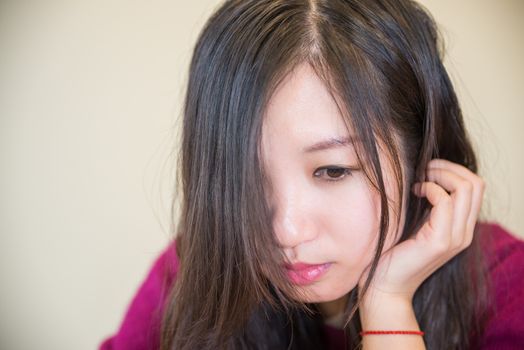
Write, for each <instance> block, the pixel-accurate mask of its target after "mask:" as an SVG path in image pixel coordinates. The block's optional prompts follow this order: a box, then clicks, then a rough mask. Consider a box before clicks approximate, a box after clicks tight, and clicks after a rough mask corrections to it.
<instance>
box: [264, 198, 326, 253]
mask: <svg viewBox="0 0 524 350" xmlns="http://www.w3.org/2000/svg"><path fill="white" fill-rule="evenodd" d="M303 192H305V191H304V190H302V191H300V190H299V189H297V188H287V189H286V190H285V191H280V193H278V194H277V195H276V197H277V198H276V203H275V207H276V208H275V209H276V212H275V216H274V218H273V229H274V231H275V235H276V238H277V240H278V242H279V243H280V245H281V246H282V248H284V249H293V248H295V247H297V246H299V245H301V244H303V243H306V242H309V241H312V240H314V239H315V238H316V237H317V234H318V231H317V228H316V225H315V219H314V218H315V213H314V210H313V209H314V203H313V201H312V198H308V197H307V196H305V195H304V193H303Z"/></svg>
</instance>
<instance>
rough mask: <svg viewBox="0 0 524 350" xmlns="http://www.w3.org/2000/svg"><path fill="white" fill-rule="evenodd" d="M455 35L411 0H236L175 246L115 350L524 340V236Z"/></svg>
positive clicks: (197, 74)
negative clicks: (463, 94) (506, 206)
mask: <svg viewBox="0 0 524 350" xmlns="http://www.w3.org/2000/svg"><path fill="white" fill-rule="evenodd" d="M439 44H440V42H439V38H438V35H437V30H436V27H435V24H434V22H433V20H432V19H431V17H430V16H429V15H428V13H427V12H426V11H424V10H423V9H422V8H421V7H420V5H418V4H417V3H415V2H413V1H410V0H366V1H356V0H355V1H353V0H329V1H316V0H310V1H306V0H257V1H247V0H232V1H227V2H225V3H224V4H223V5H222V6H221V7H220V8H219V9H218V10H217V11H216V12H215V13H214V14H213V15H212V17H211V18H210V19H209V21H208V22H207V24H206V26H205V28H204V30H203V32H202V33H201V35H200V37H199V39H198V42H197V45H196V48H195V51H194V54H193V60H192V62H191V67H190V76H189V84H188V88H187V96H186V101H185V111H184V121H183V140H182V147H181V158H180V160H181V162H180V169H181V173H180V176H181V182H180V184H181V191H182V194H183V197H182V210H181V214H180V219H179V220H178V226H177V233H178V234H177V236H176V242H173V244H172V245H170V246H169V247H168V248H167V249H166V250H165V252H164V253H163V254H162V255H161V256H160V257H159V258H158V260H157V261H156V263H155V266H154V267H153V269H152V271H151V272H150V274H149V276H148V278H147V279H146V281H145V282H144V284H143V286H142V287H141V289H140V290H139V293H138V294H137V296H136V297H135V299H134V300H133V303H132V304H131V306H130V308H129V311H128V313H127V315H126V317H125V320H124V323H123V324H122V326H121V329H120V331H119V332H118V334H116V335H115V336H113V337H111V338H109V339H107V340H106V341H105V342H104V343H103V344H102V345H101V349H104V350H108V349H158V348H161V349H164V350H168V349H223V348H224V349H355V348H359V347H362V348H364V349H384V348H385V347H387V348H388V349H426V348H427V349H511V348H515V349H517V348H524V335H523V334H524V313H523V312H522V311H521V310H523V308H522V307H521V303H522V302H524V296H523V294H522V293H523V292H522V290H523V287H524V284H523V282H522V280H523V279H522V273H523V272H524V267H523V266H524V243H523V242H521V241H518V240H517V239H515V238H513V237H512V236H511V235H509V234H508V233H506V232H505V231H504V230H503V229H502V228H501V227H500V226H498V225H494V224H487V223H479V217H478V216H479V211H480V208H481V204H482V197H483V192H484V182H483V180H482V179H481V178H480V177H479V176H478V175H477V174H476V173H477V164H476V158H475V154H474V152H473V150H472V147H471V145H470V142H469V140H468V137H467V134H466V131H465V129H464V123H463V120H462V115H461V110H460V107H459V103H458V101H457V97H456V95H455V92H454V90H453V87H452V85H451V82H450V80H449V77H448V75H447V73H446V71H445V69H444V66H443V65H442V60H441V59H442V58H441V56H440V51H439V49H438V47H439ZM490 286H492V288H490Z"/></svg>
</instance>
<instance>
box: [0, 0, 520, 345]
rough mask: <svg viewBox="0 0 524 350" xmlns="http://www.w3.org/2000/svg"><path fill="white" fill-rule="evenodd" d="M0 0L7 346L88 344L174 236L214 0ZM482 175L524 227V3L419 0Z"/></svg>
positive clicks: (502, 216) (510, 222)
mask: <svg viewBox="0 0 524 350" xmlns="http://www.w3.org/2000/svg"><path fill="white" fill-rule="evenodd" d="M188 3H189V1H169V2H168V1H127V2H126V1H115V0H103V1H102V0H93V1H78V0H77V1H59V0H41V1H30V0H27V1H17V0H4V1H2V2H0V53H1V54H0V164H1V172H0V186H1V187H0V189H1V192H0V193H1V198H2V199H1V202H0V206H1V207H0V230H1V231H0V232H1V236H0V237H1V241H0V247H1V248H0V249H1V254H0V269H1V270H0V271H1V278H2V279H1V283H0V348H2V349H14V350H16V349H37V348H38V349H53V350H57V349H94V348H95V346H96V345H97V344H98V342H99V341H100V340H101V339H102V337H104V336H106V335H107V334H109V333H110V332H113V331H115V329H116V327H117V326H118V324H119V322H120V321H121V319H122V316H123V312H124V311H125V309H126V307H127V305H128V303H129V301H130V298H131V297H132V295H133V294H134V292H135V290H136V288H137V286H138V284H139V283H140V282H141V280H142V278H143V277H144V275H145V273H146V271H147V270H148V269H149V267H150V264H151V262H152V260H153V259H154V257H155V256H156V255H157V253H158V251H159V250H160V249H161V247H162V246H163V245H164V244H165V242H166V241H167V238H168V226H169V223H168V208H169V206H168V202H169V197H170V190H171V181H172V177H171V175H170V174H171V171H172V167H173V165H172V163H171V161H170V160H169V159H170V157H169V152H170V147H171V145H172V144H173V142H174V139H175V135H174V133H173V130H174V125H175V117H176V116H177V115H178V114H179V111H180V106H181V105H180V101H181V100H180V97H181V95H182V88H183V82H184V79H185V77H186V70H187V64H188V60H189V57H190V49H191V47H192V45H193V43H194V41H195V38H196V35H197V33H198V31H199V29H200V28H201V26H202V24H203V22H204V20H205V19H206V18H207V15H208V14H209V13H210V12H211V10H212V8H213V7H214V6H215V4H216V3H217V1H211V0H208V1H204V0H199V1H191V6H189V5H187V4H188ZM424 3H425V4H427V5H428V7H429V8H430V9H431V10H433V11H434V15H435V17H436V19H437V21H438V22H439V23H441V24H442V25H443V27H444V32H445V34H446V38H447V41H448V47H449V57H448V59H447V64H448V66H449V67H450V69H451V72H452V75H453V77H454V79H455V81H456V82H457V84H458V85H457V86H458V88H459V92H460V95H461V98H462V99H463V102H464V105H465V112H466V117H467V123H468V125H469V127H470V129H471V131H472V134H473V136H474V139H475V141H476V144H477V146H478V149H479V151H480V154H481V166H482V174H484V175H485V176H486V178H487V180H488V185H489V188H488V193H487V195H488V200H489V206H487V207H486V208H488V209H489V210H488V211H489V217H491V218H493V219H495V220H498V221H500V222H502V223H504V224H505V225H507V226H508V227H509V228H511V229H512V230H514V231H516V232H519V233H520V234H521V235H524V215H522V214H521V213H522V211H523V207H524V196H523V194H524V191H523V185H522V181H521V179H522V178H524V169H523V164H522V163H523V162H522V160H523V157H522V153H523V151H524V142H523V139H524V138H523V137H522V136H521V135H520V134H521V133H522V132H523V131H524V125H523V120H524V118H523V117H524V115H523V114H524V113H523V112H524V111H523V106H524V104H523V99H524V93H523V92H524V68H523V65H522V62H524V41H523V40H522V38H523V36H524V21H522V20H521V19H522V16H523V15H524V5H523V2H522V1H520V0H503V1H485V0H484V1H480V0H467V1H465V0H462V1H455V0H445V1H444V0H431V1H430V0H426V1H424Z"/></svg>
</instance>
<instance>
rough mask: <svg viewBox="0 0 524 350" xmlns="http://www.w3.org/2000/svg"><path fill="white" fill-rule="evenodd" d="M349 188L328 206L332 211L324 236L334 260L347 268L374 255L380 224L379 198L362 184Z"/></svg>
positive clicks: (356, 183)
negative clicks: (330, 243) (344, 263)
mask: <svg viewBox="0 0 524 350" xmlns="http://www.w3.org/2000/svg"><path fill="white" fill-rule="evenodd" d="M351 185H352V186H348V187H347V188H346V189H345V191H342V190H341V191H340V192H339V195H338V196H336V197H335V198H334V199H333V201H332V205H330V206H328V210H329V209H331V210H330V211H329V212H330V215H329V221H328V222H327V223H326V224H327V225H328V229H327V230H326V232H327V234H328V235H329V236H330V239H331V241H332V243H333V244H334V246H335V247H336V248H335V249H336V251H337V256H338V255H340V258H341V259H343V260H344V261H345V262H346V263H347V264H351V263H352V264H355V265H361V263H363V260H366V259H364V257H365V256H368V255H370V256H372V255H373V250H374V249H373V248H374V244H375V241H376V239H377V234H378V229H379V223H380V217H379V212H378V208H379V204H380V196H378V194H375V193H374V192H372V191H371V190H370V189H369V187H368V186H367V184H365V183H364V180H360V181H358V182H355V183H352V184H351Z"/></svg>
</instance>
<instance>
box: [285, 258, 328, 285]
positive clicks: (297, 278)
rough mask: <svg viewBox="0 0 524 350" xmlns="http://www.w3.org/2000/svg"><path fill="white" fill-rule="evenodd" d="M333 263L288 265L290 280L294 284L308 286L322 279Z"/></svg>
mask: <svg viewBox="0 0 524 350" xmlns="http://www.w3.org/2000/svg"><path fill="white" fill-rule="evenodd" d="M330 266H331V263H326V264H318V265H310V264H304V263H297V264H292V265H286V266H285V267H286V271H287V275H288V277H289V279H290V280H291V282H293V283H294V284H298V285H307V284H311V283H313V282H315V281H316V280H318V279H319V278H320V277H322V276H323V275H324V274H325V273H326V272H327V270H328V269H329V267H330Z"/></svg>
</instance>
